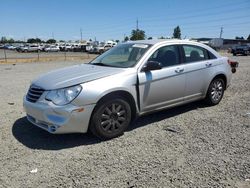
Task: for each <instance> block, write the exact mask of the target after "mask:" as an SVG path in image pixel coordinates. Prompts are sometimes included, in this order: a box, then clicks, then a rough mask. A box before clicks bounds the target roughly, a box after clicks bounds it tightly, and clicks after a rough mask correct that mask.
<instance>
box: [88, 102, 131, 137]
mask: <svg viewBox="0 0 250 188" xmlns="http://www.w3.org/2000/svg"><path fill="white" fill-rule="evenodd" d="M130 121H131V108H130V105H129V104H128V102H127V101H126V100H125V99H123V98H114V99H111V100H107V101H102V102H100V103H99V104H97V106H96V108H95V110H94V112H93V115H92V118H91V123H90V131H91V132H92V133H93V134H94V135H95V136H97V137H99V138H101V139H103V140H107V139H111V138H115V137H118V136H120V135H122V134H123V133H124V131H125V130H126V129H127V127H128V126H129V124H130Z"/></svg>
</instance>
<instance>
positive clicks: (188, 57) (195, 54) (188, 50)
mask: <svg viewBox="0 0 250 188" xmlns="http://www.w3.org/2000/svg"><path fill="white" fill-rule="evenodd" d="M182 58H183V61H184V64H183V65H184V69H185V73H186V87H185V96H184V100H195V99H198V98H201V97H202V96H204V95H205V94H206V89H207V85H208V80H210V77H211V75H210V73H211V69H212V67H213V63H214V62H213V59H212V58H211V59H210V58H209V53H208V51H207V50H206V49H204V48H202V47H199V46H194V45H182Z"/></svg>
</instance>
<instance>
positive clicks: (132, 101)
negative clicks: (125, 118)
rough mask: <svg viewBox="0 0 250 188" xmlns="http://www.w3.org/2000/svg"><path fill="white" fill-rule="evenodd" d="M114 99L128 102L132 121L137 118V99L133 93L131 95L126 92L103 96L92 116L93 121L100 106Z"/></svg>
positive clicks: (113, 92) (114, 92) (119, 91)
mask: <svg viewBox="0 0 250 188" xmlns="http://www.w3.org/2000/svg"><path fill="white" fill-rule="evenodd" d="M114 98H122V99H124V100H126V101H127V102H128V104H129V105H130V108H131V121H133V120H135V119H136V117H137V105H136V102H135V99H134V97H133V96H132V94H131V93H129V92H128V91H124V90H117V91H112V92H110V93H107V94H105V95H104V96H102V97H101V98H100V99H99V100H98V101H97V103H96V106H95V108H94V110H93V112H92V114H91V119H92V116H93V114H94V113H95V111H96V109H97V107H98V106H99V104H101V103H102V102H104V101H106V100H110V99H114Z"/></svg>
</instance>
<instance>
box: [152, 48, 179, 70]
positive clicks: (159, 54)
mask: <svg viewBox="0 0 250 188" xmlns="http://www.w3.org/2000/svg"><path fill="white" fill-rule="evenodd" d="M148 61H157V62H159V63H161V65H162V67H169V66H173V65H177V64H179V62H180V61H179V53H178V46H176V45H171V46H164V47H161V48H159V49H158V50H156V51H155V52H154V53H153V54H152V55H151V57H150V58H149V59H148Z"/></svg>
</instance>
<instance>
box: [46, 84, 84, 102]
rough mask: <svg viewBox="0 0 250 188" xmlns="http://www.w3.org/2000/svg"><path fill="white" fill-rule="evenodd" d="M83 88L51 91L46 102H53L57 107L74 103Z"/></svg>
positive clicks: (78, 86)
mask: <svg viewBox="0 0 250 188" xmlns="http://www.w3.org/2000/svg"><path fill="white" fill-rule="evenodd" d="M81 90H82V86H80V85H77V86H73V87H68V88H63V89H57V90H51V91H49V92H48V94H47V95H46V97H45V98H46V100H49V101H52V102H53V103H54V104H56V105H65V104H68V103H70V102H71V101H73V100H74V99H75V98H76V97H77V96H78V95H79V93H80V92H81Z"/></svg>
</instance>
